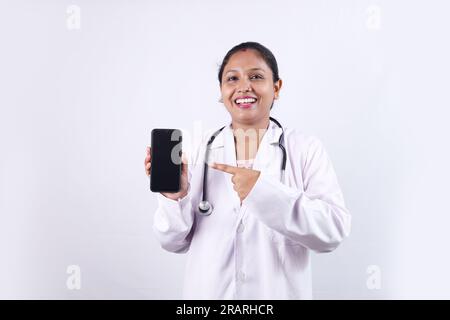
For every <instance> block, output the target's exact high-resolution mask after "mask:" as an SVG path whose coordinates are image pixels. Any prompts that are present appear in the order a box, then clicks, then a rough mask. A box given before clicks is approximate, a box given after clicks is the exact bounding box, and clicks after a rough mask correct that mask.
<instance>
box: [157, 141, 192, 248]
mask: <svg viewBox="0 0 450 320" xmlns="http://www.w3.org/2000/svg"><path fill="white" fill-rule="evenodd" d="M196 150H198V149H196ZM183 152H184V151H183ZM188 153H189V152H188ZM189 154H190V155H191V156H194V157H193V158H190V159H189V161H188V183H189V184H188V193H187V195H186V196H185V197H184V198H182V199H178V200H172V199H169V198H166V197H165V196H163V195H162V194H160V193H157V194H156V197H157V200H158V208H157V209H156V212H155V215H154V218H153V232H154V234H155V235H156V238H157V240H158V241H159V243H160V245H161V247H162V248H163V249H165V250H167V251H170V252H175V253H186V252H187V251H188V250H189V246H190V242H191V239H192V235H193V232H194V230H193V229H194V228H193V226H194V222H195V211H194V210H193V208H192V203H191V198H192V189H191V185H190V182H191V181H192V172H193V171H194V169H193V167H194V165H195V164H196V161H198V159H197V158H198V152H197V151H194V153H189Z"/></svg>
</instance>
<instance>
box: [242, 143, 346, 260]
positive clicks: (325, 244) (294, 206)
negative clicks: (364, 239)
mask: <svg viewBox="0 0 450 320" xmlns="http://www.w3.org/2000/svg"><path fill="white" fill-rule="evenodd" d="M302 171H303V172H302V176H303V182H304V190H299V189H297V188H292V187H289V186H286V185H285V184H283V183H281V182H280V181H279V180H277V179H275V178H273V176H270V175H267V174H265V173H264V172H261V174H260V176H259V178H258V180H257V182H256V183H255V185H254V186H253V189H252V190H251V191H250V193H249V194H248V196H247V198H245V199H244V202H245V204H246V205H247V206H248V209H250V212H252V213H253V214H255V215H257V217H258V218H259V219H260V220H261V221H262V222H263V223H264V224H265V225H267V226H268V227H269V228H271V229H273V230H275V231H277V232H279V233H281V234H282V235H283V236H285V237H287V238H289V239H290V240H292V241H294V242H298V243H299V244H301V245H303V246H305V247H307V248H309V249H311V250H314V251H316V252H329V251H332V250H334V249H335V248H336V247H337V246H338V245H339V244H340V243H341V242H342V240H343V239H344V238H345V237H347V236H348V235H349V233H350V224H351V216H350V214H349V212H348V210H347V208H346V207H345V203H344V198H343V195H342V192H341V190H340V187H339V184H338V181H337V177H336V174H335V172H334V169H333V166H332V163H331V161H330V158H329V157H328V155H327V153H326V151H325V149H324V147H323V145H322V143H321V142H320V141H319V140H318V139H317V138H313V139H312V142H311V143H310V145H309V148H308V151H307V155H306V161H305V163H304V164H303V166H302Z"/></svg>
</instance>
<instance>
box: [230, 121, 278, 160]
mask: <svg viewBox="0 0 450 320" xmlns="http://www.w3.org/2000/svg"><path fill="white" fill-rule="evenodd" d="M269 124H270V120H269V118H268V117H267V118H265V119H263V120H262V121H261V122H259V123H253V124H251V125H247V124H241V123H236V122H234V121H233V122H232V123H231V126H232V129H233V135H234V142H235V146H236V159H239V160H241V159H246V160H248V159H253V158H254V157H255V156H256V152H257V151H258V149H259V143H260V142H261V139H262V138H263V136H264V134H265V133H266V131H267V128H268V127H269Z"/></svg>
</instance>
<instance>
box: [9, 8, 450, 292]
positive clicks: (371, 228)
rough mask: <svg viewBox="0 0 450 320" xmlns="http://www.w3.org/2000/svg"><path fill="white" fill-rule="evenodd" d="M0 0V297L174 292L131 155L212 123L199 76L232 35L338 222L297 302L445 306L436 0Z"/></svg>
mask: <svg viewBox="0 0 450 320" xmlns="http://www.w3.org/2000/svg"><path fill="white" fill-rule="evenodd" d="M0 4H1V5H0V40H1V43H0V46H1V49H0V108H1V114H0V143H1V149H0V152H1V156H0V298H20V299H23V298H34V299H47V298H57V299H78V298H85V299H108V298H112V299H115V298H125V299H131V298H136V299H171V298H174V299H177V298H180V297H181V285H182V277H183V269H184V263H185V256H184V255H177V254H173V253H168V252H165V251H163V250H162V249H161V248H160V247H159V245H158V243H157V242H156V239H155V237H154V236H153V234H152V230H151V225H152V220H153V214H154V211H155V209H156V198H155V195H154V194H152V193H151V192H150V191H149V183H148V182H149V181H148V178H147V177H146V176H145V174H144V167H143V161H144V157H145V147H146V146H147V145H149V143H150V131H151V129H152V128H155V127H177V128H182V129H185V130H188V131H189V130H190V131H192V130H193V128H194V127H195V123H197V124H198V123H200V125H201V126H202V127H203V128H205V129H214V128H218V127H220V126H222V125H224V124H225V123H228V122H229V120H230V118H229V115H228V113H227V112H226V110H225V108H224V106H223V105H221V104H219V103H218V102H217V100H218V98H219V85H218V81H217V79H216V77H217V71H218V66H219V64H220V62H221V59H222V58H223V56H224V55H225V53H226V52H227V51H228V50H229V49H230V48H231V47H232V46H234V45H236V44H238V43H240V42H243V41H258V42H261V43H262V44H264V45H266V46H267V47H268V48H270V49H271V50H272V51H273V53H274V54H275V56H276V57H277V60H278V63H279V68H280V76H281V78H282V79H283V81H284V86H283V88H282V92H281V98H280V99H279V100H278V102H277V104H276V105H275V107H274V109H273V116H275V117H276V118H277V119H279V120H280V122H281V123H282V124H283V125H284V126H285V127H296V128H298V129H300V130H302V131H304V132H305V133H307V134H314V135H316V136H318V137H319V138H320V139H321V140H322V141H323V143H324V144H325V147H326V149H327V151H328V153H329V155H330V157H331V159H332V161H333V164H334V167H335V170H336V172H337V175H338V178H339V182H340V184H341V187H342V190H343V192H344V196H345V200H346V203H347V205H348V207H349V209H350V211H351V213H352V216H353V228H352V234H351V236H350V238H348V239H347V240H346V241H345V242H344V243H343V244H342V245H341V246H340V247H339V248H338V249H337V250H336V251H334V252H333V253H330V254H322V255H314V257H313V285H314V295H315V297H316V298H324V299H337V298H343V299H347V298H356V299H380V298H387V299H393V298H401V299H403V298H447V299H448V298H450V275H449V272H448V270H450V257H449V250H448V245H449V243H450V240H449V237H448V234H449V232H448V229H449V227H450V217H449V214H450V209H449V203H448V199H449V187H448V181H449V179H450V174H449V173H450V170H449V168H448V163H450V159H449V158H450V152H449V143H448V137H449V135H450V132H449V131H450V129H449V126H448V121H449V118H450V117H449V115H450V112H449V111H448V109H449V107H450V97H449V92H450V90H449V80H450V76H449V75H450V63H449V59H448V57H449V56H450V45H449V42H448V38H449V30H450V22H449V21H450V19H448V17H449V15H450V5H449V3H448V2H446V1H407V0H397V1H363V0H361V1H350V0H340V1H331V0H330V1H317V0H314V1H312V0H311V1H284V0H277V1H274V0H273V1H267V0H266V1H262V0H258V1H256V0H254V1H247V2H243V1H238V0H232V1H230V0H228V1H217V2H214V3H213V1H207V0H201V1H200V0H198V1H173V0H172V1H143V0H141V1H137V0H136V1H125V0H122V1H119V0H115V1H81V0H79V1H72V2H69V1H56V0H53V1H51V0H41V1H31V0H28V1H20V0H14V1H5V0H1V1H0ZM70 5H75V6H77V8H79V9H80V10H81V11H80V15H79V18H80V19H79V22H80V25H79V28H77V24H76V22H77V21H78V20H77V13H76V12H75V13H74V11H71V10H72V9H70V7H69V6H70ZM68 8H69V12H68V11H67V10H68ZM74 14H75V16H74ZM74 21H75V22H74ZM74 26H75V27H74ZM70 265H77V266H79V267H80V270H81V288H80V289H79V290H70V289H69V288H68V287H67V285H66V282H67V279H68V278H69V277H70V275H69V274H67V273H66V271H67V267H68V266H70ZM371 266H375V267H371ZM373 268H375V269H373ZM371 270H377V272H376V274H373V273H371V272H372V271H371ZM373 277H375V279H374V278H373ZM374 280H375V282H373V281H374ZM371 283H372V284H373V283H378V284H380V286H379V288H378V289H377V287H376V286H375V288H374V287H373V286H371V285H370V284H371ZM368 284H369V285H368Z"/></svg>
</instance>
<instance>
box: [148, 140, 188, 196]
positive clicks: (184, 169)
mask: <svg viewBox="0 0 450 320" xmlns="http://www.w3.org/2000/svg"><path fill="white" fill-rule="evenodd" d="M144 166H145V173H146V174H147V176H148V177H149V176H150V168H151V166H152V157H151V148H150V147H147V155H146V157H145V160H144ZM187 166H188V165H187V161H186V159H185V157H184V153H183V155H182V168H181V181H180V182H181V188H180V191H179V192H176V193H169V192H161V194H162V195H163V196H165V197H166V198H169V199H172V200H178V199H180V198H184V197H185V196H186V195H187V193H188V184H189V181H188V175H187V171H188V167H187Z"/></svg>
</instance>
